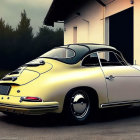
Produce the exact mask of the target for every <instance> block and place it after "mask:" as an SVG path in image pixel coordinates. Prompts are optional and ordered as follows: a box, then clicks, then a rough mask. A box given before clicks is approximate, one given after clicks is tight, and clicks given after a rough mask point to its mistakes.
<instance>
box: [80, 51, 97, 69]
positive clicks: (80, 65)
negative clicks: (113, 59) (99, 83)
mask: <svg viewBox="0 0 140 140" xmlns="http://www.w3.org/2000/svg"><path fill="white" fill-rule="evenodd" d="M93 53H96V54H97V52H96V51H95V52H91V53H89V54H87V55H86V56H84V57H83V59H82V60H81V63H80V66H81V67H86V68H88V67H100V62H99V66H83V65H82V63H83V60H84V59H85V58H86V57H87V56H88V55H91V54H93ZM97 57H98V54H97ZM98 60H99V58H98Z"/></svg>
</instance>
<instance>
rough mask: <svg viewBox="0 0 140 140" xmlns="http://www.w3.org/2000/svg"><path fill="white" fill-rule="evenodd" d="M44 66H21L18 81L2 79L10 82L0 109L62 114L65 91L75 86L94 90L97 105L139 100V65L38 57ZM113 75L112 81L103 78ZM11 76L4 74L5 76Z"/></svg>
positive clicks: (107, 105) (1, 97)
mask: <svg viewBox="0 0 140 140" xmlns="http://www.w3.org/2000/svg"><path fill="white" fill-rule="evenodd" d="M35 61H44V62H45V64H44V65H40V66H37V67H28V66H22V67H21V68H20V72H19V73H18V74H13V75H12V77H17V80H15V81H14V80H13V81H12V80H1V81H0V85H7V84H8V85H11V90H10V92H9V95H0V111H3V112H15V113H23V114H45V113H47V112H53V113H61V112H62V110H63V107H64V100H65V97H66V95H67V93H68V92H69V91H70V90H72V89H74V88H77V87H83V88H84V87H85V88H86V87H88V88H91V89H94V90H95V91H96V93H97V96H98V101H99V102H98V107H99V108H104V107H112V106H118V105H125V104H129V103H137V102H139V101H140V67H139V66H131V65H127V66H114V67H113V66H108V67H106V66H105V67H102V66H96V67H95V66H92V67H85V66H82V60H80V61H79V62H78V63H76V64H65V63H62V62H60V61H57V60H54V59H49V58H39V59H37V60H35ZM110 75H113V76H114V78H113V79H112V80H108V79H107V78H106V77H109V76H110ZM8 77H11V75H6V76H5V78H8ZM27 96H31V97H39V98H41V99H42V100H43V101H42V102H25V101H21V98H22V97H27Z"/></svg>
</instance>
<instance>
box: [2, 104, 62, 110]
mask: <svg viewBox="0 0 140 140" xmlns="http://www.w3.org/2000/svg"><path fill="white" fill-rule="evenodd" d="M0 107H12V108H22V109H58V107H59V105H45V106H20V105H11V104H3V103H0Z"/></svg>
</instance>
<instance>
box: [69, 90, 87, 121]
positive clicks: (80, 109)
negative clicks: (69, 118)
mask: <svg viewBox="0 0 140 140" xmlns="http://www.w3.org/2000/svg"><path fill="white" fill-rule="evenodd" d="M71 109H72V113H73V115H74V116H75V117H76V118H83V117H85V116H86V114H87V112H88V110H89V98H88V96H87V95H86V93H84V92H83V91H78V92H77V93H75V94H74V95H73V96H72V99H71Z"/></svg>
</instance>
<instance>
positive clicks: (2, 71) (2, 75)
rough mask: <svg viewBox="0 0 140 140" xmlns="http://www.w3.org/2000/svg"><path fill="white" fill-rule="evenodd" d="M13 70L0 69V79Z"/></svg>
mask: <svg viewBox="0 0 140 140" xmlns="http://www.w3.org/2000/svg"><path fill="white" fill-rule="evenodd" d="M10 71H11V70H1V69H0V79H1V78H2V77H4V76H5V75H6V74H7V73H9V72H10Z"/></svg>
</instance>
